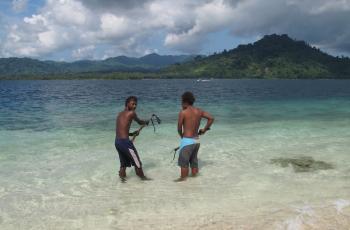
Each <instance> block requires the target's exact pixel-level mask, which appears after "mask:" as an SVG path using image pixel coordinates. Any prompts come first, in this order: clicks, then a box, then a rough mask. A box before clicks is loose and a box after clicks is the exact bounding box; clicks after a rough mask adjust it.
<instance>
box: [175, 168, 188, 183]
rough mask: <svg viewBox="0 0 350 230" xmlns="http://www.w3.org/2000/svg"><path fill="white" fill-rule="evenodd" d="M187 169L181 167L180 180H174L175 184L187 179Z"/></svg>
mask: <svg viewBox="0 0 350 230" xmlns="http://www.w3.org/2000/svg"><path fill="white" fill-rule="evenodd" d="M188 171H189V170H188V167H181V175H180V178H178V179H176V180H175V182H180V181H185V180H186V178H187V177H188Z"/></svg>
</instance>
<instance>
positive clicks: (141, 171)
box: [135, 167, 151, 180]
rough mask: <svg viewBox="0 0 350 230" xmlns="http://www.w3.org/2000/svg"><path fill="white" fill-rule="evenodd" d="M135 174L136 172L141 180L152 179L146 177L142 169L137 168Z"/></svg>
mask: <svg viewBox="0 0 350 230" xmlns="http://www.w3.org/2000/svg"><path fill="white" fill-rule="evenodd" d="M135 172H136V175H137V176H138V177H140V178H141V180H151V179H149V178H148V177H146V176H145V174H144V173H143V170H142V168H137V167H135Z"/></svg>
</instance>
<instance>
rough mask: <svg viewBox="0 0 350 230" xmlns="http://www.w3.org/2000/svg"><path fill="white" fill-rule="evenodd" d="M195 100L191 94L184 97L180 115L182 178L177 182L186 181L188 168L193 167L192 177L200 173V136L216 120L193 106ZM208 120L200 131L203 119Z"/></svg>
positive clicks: (188, 93)
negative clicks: (198, 155) (198, 156)
mask: <svg viewBox="0 0 350 230" xmlns="http://www.w3.org/2000/svg"><path fill="white" fill-rule="evenodd" d="M194 101H195V98H194V96H193V94H192V93H191V92H185V93H184V94H183V95H182V110H181V111H180V113H179V119H178V125H177V131H178V133H179V135H180V137H181V143H180V153H179V160H178V165H179V166H180V167H181V176H180V178H179V179H177V180H176V181H184V180H186V178H187V177H188V173H189V170H188V166H189V165H190V166H191V173H192V176H196V175H197V173H198V159H197V154H198V150H199V146H200V144H199V138H198V135H203V134H205V133H206V132H207V131H208V130H209V129H210V126H211V125H212V124H213V122H214V118H213V117H212V116H211V115H210V114H209V113H207V112H205V111H203V110H201V109H199V108H196V107H194V106H193V103H194ZM202 117H203V118H206V119H207V124H206V125H205V127H204V128H203V129H199V126H200V122H201V119H202Z"/></svg>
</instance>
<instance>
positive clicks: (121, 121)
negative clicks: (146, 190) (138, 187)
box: [115, 96, 149, 182]
mask: <svg viewBox="0 0 350 230" xmlns="http://www.w3.org/2000/svg"><path fill="white" fill-rule="evenodd" d="M136 107H137V98H136V97H135V96H130V97H128V98H127V99H126V101H125V109H124V110H123V111H122V112H120V113H119V114H118V116H117V118H116V138H115V148H116V149H117V151H118V154H119V160H120V170H119V177H120V178H121V179H122V181H123V182H125V179H126V168H127V167H131V166H134V167H135V171H136V175H137V176H139V177H140V178H141V179H142V180H147V179H148V178H147V177H146V176H145V175H144V173H143V170H142V163H141V160H140V157H139V155H138V153H137V151H136V148H135V146H134V144H133V143H132V141H131V140H130V139H129V136H137V135H139V131H135V132H133V133H129V131H130V126H131V122H132V121H133V120H134V121H136V122H137V123H138V124H139V125H148V123H149V121H146V120H141V119H139V118H138V117H137V115H136V112H135V110H136Z"/></svg>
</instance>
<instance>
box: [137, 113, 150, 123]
mask: <svg viewBox="0 0 350 230" xmlns="http://www.w3.org/2000/svg"><path fill="white" fill-rule="evenodd" d="M133 119H134V121H136V122H137V124H139V125H148V123H149V120H141V119H140V118H138V116H137V114H136V113H135V112H134V113H133Z"/></svg>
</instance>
